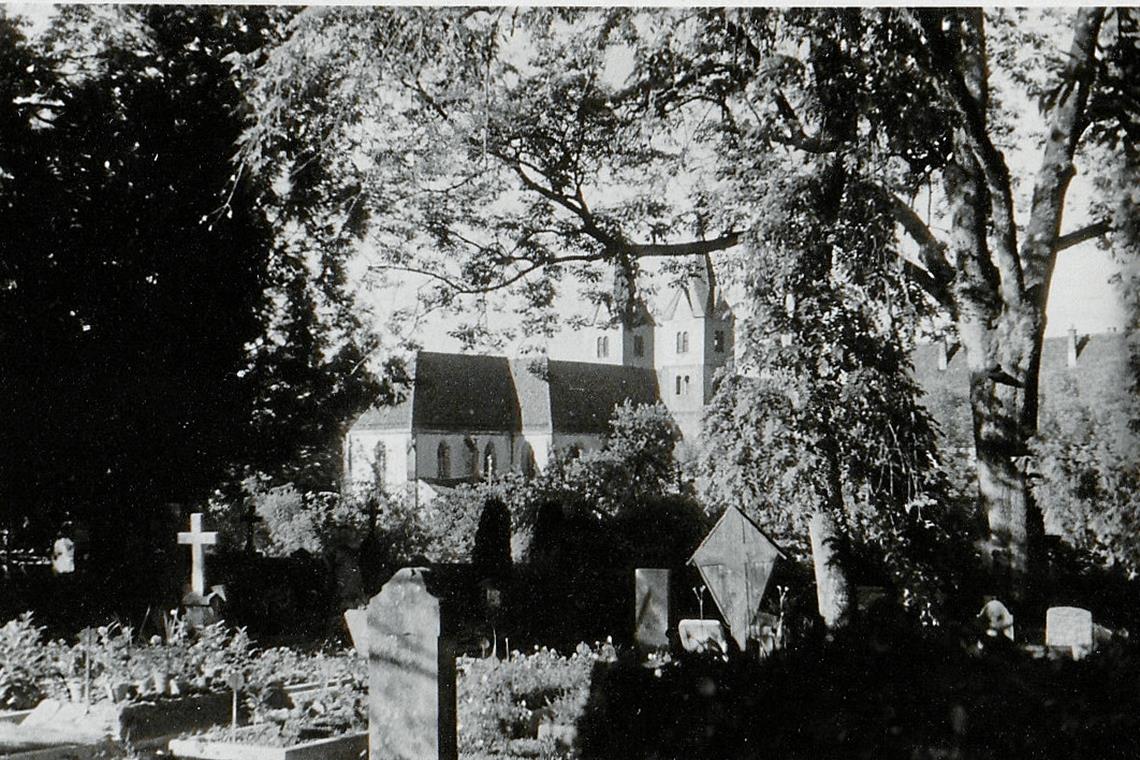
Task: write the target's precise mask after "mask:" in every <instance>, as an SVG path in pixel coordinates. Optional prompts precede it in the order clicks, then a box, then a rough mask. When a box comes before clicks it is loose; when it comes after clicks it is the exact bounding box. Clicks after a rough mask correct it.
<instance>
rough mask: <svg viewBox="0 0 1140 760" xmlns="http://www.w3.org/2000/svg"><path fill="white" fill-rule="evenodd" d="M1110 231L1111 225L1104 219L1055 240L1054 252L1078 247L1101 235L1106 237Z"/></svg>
mask: <svg viewBox="0 0 1140 760" xmlns="http://www.w3.org/2000/svg"><path fill="white" fill-rule="evenodd" d="M1111 231H1112V223H1111V222H1109V221H1108V220H1106V219H1102V220H1101V221H1099V222H1096V223H1095V224H1090V225H1088V226H1087V227H1082V228H1081V229H1079V230H1073V231H1072V232H1068V233H1066V234H1064V235H1061V236H1060V237H1058V238H1057V242H1056V243H1054V244H1053V250H1054V251H1055V252H1058V253H1059V252H1061V251H1063V250H1065V249H1066V248H1072V247H1073V246H1075V245H1080V244H1081V243H1083V242H1085V241H1086V240H1096V239H1097V238H1098V237H1101V236H1102V235H1106V234H1108V233H1109V232H1111Z"/></svg>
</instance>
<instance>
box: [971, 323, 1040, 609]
mask: <svg viewBox="0 0 1140 760" xmlns="http://www.w3.org/2000/svg"><path fill="white" fill-rule="evenodd" d="M959 329H960V335H961V337H962V342H963V344H964V346H965V348H966V352H967V359H968V361H969V366H970V410H971V415H972V418H973V432H974V450H975V452H976V456H977V463H976V467H977V476H978V505H979V511H980V514H981V516H984V518H985V526H986V533H987V536H986V538H985V539H984V540H983V542H982V549H983V554H984V559H985V560H986V561H987V563H988V564H990V565H991V568H992V570H993V571H994V579H995V581H996V582H997V583H998V585H999V586H1000V587H1001V588H1002V590H1003V591H1007V592H1009V593H1011V594H1012V595H1013V597H1014V598H1015V599H1021V598H1024V596H1025V595H1026V594H1027V593H1028V591H1029V585H1030V584H1029V581H1030V580H1031V578H1032V569H1033V567H1034V566H1035V564H1036V562H1037V560H1038V559H1039V556H1038V555H1039V550H1040V547H1041V540H1040V539H1041V537H1042V536H1043V535H1044V523H1043V520H1042V516H1041V512H1040V510H1039V509H1038V508H1037V506H1036V504H1035V503H1034V502H1033V497H1032V494H1031V492H1030V490H1029V484H1028V482H1027V480H1026V477H1025V461H1026V459H1025V458H1026V457H1027V455H1028V453H1029V441H1030V439H1031V438H1032V437H1033V436H1034V435H1036V433H1037V383H1038V374H1039V367H1040V358H1041V341H1042V336H1043V333H1044V318H1043V316H1042V315H1041V314H1039V313H1037V311H1036V309H1034V308H1033V307H1028V308H1026V309H1024V310H1022V311H1013V310H1008V309H1007V310H1006V311H1004V312H1003V313H1002V316H1001V317H1000V318H999V319H998V320H997V322H996V324H995V326H994V327H993V328H992V329H984V328H981V326H979V325H977V324H970V323H968V320H963V324H961V325H960V328H959Z"/></svg>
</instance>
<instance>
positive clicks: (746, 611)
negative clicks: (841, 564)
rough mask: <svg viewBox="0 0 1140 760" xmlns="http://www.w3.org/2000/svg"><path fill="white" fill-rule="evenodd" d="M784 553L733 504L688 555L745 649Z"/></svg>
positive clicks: (741, 648) (734, 636) (734, 635)
mask: <svg viewBox="0 0 1140 760" xmlns="http://www.w3.org/2000/svg"><path fill="white" fill-rule="evenodd" d="M783 556H785V555H784V553H783V552H782V551H781V550H780V548H779V547H778V546H776V544H775V543H774V542H773V541H772V540H771V539H769V538H768V537H767V536H766V535H764V532H763V531H761V530H760V528H759V527H757V526H756V524H755V523H754V522H752V521H751V520H749V519H748V518H747V517H745V515H744V513H743V512H741V511H740V510H739V509H736V508H734V507H730V508H729V509H726V510H725V512H724V514H723V515H721V516H720V519H719V520H717V522H716V525H714V526H713V527H712V530H710V531H709V533H708V535H707V536H705V538H704V540H703V541H701V544H700V546H698V547H697V548H696V551H694V552H693V556H692V557H691V558H690V559H689V562H690V564H693V565H696V567H697V570H698V571H699V572H700V574H701V579H702V580H703V581H704V582H705V585H706V586H708V589H709V591H710V592H711V593H712V597H713V601H714V602H716V606H717V609H719V610H720V613H721V614H722V615H723V616H724V622H725V623H726V624H727V625H728V630H729V633H731V634H732V638H733V639H734V640H735V641H736V644H737V646H739V647H740V651H742V652H743V651H745V649H746V647H747V643H748V634H749V630H750V629H751V627H752V623H753V621H754V620H755V619H756V613H757V612H759V610H760V603H761V601H763V598H764V591H765V589H767V587H768V581H769V580H771V577H772V569H773V568H774V567H775V565H776V560H777V559H778V558H779V557H783Z"/></svg>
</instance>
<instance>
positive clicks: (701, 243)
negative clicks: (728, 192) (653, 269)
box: [624, 232, 741, 258]
mask: <svg viewBox="0 0 1140 760" xmlns="http://www.w3.org/2000/svg"><path fill="white" fill-rule="evenodd" d="M740 239H741V233H739V232H729V233H726V234H724V235H721V236H720V237H717V238H713V239H712V240H694V241H690V242H687V243H626V244H625V246H624V247H625V249H626V251H627V252H628V253H629V254H630V255H631V256H633V257H635V258H649V257H666V256H697V255H701V254H705V253H715V252H717V251H724V250H727V249H729V248H732V247H734V246H736V245H739V244H740Z"/></svg>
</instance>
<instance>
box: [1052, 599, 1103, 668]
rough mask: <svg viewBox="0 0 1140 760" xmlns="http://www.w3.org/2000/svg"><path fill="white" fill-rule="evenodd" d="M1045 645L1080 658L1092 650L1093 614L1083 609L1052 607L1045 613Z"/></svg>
mask: <svg viewBox="0 0 1140 760" xmlns="http://www.w3.org/2000/svg"><path fill="white" fill-rule="evenodd" d="M1045 645H1046V646H1051V647H1065V648H1067V649H1071V650H1072V652H1073V656H1075V657H1076V656H1080V655H1081V654H1084V653H1086V652H1089V651H1090V650H1091V649H1092V645H1093V621H1092V613H1091V612H1089V611H1088V610H1086V609H1083V608H1081V607H1050V608H1049V610H1048V611H1047V612H1046V613H1045Z"/></svg>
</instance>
